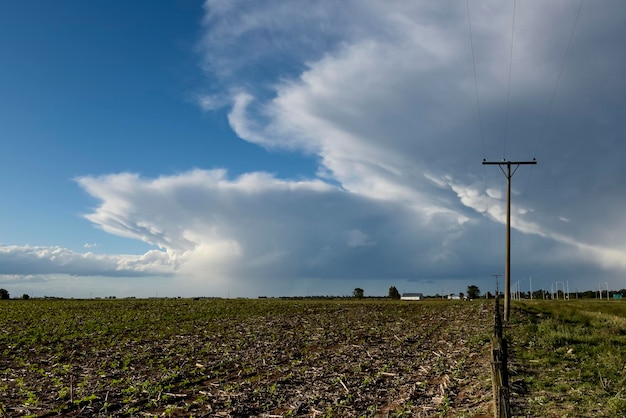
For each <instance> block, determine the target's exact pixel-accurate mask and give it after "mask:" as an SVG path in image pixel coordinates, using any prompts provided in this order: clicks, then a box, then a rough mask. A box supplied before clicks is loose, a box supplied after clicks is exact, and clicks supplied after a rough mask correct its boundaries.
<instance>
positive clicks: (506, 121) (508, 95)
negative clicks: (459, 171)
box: [502, 0, 517, 158]
mask: <svg viewBox="0 0 626 418" xmlns="http://www.w3.org/2000/svg"><path fill="white" fill-rule="evenodd" d="M516 3H517V1H516V0H513V23H512V24H511V52H510V54H509V84H508V87H507V92H506V116H505V119H504V150H503V152H502V157H503V158H506V141H507V136H508V132H509V107H510V103H511V73H512V72H513V44H514V40H515V10H516V9H517V7H516Z"/></svg>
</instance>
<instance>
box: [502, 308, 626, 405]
mask: <svg viewBox="0 0 626 418" xmlns="http://www.w3.org/2000/svg"><path fill="white" fill-rule="evenodd" d="M513 308H514V311H513V314H512V316H511V324H510V325H509V327H508V328H507V330H506V331H507V333H508V337H509V339H510V340H511V341H512V351H513V353H512V358H513V361H512V365H511V373H512V382H513V391H514V396H515V399H516V400H515V402H516V403H517V405H516V406H517V409H518V410H519V411H524V413H525V414H526V415H523V416H533V417H551V416H553V417H564V416H567V417H624V416H626V302H622V301H618V300H610V301H607V300H604V301H601V300H597V299H596V300H572V301H567V302H566V301H532V302H531V301H525V302H517V303H514V304H513ZM520 415H521V413H520Z"/></svg>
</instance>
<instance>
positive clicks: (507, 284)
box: [483, 158, 537, 322]
mask: <svg viewBox="0 0 626 418" xmlns="http://www.w3.org/2000/svg"><path fill="white" fill-rule="evenodd" d="M527 164H537V160H536V159H535V158H533V160H532V161H508V160H505V159H503V160H502V161H487V160H486V159H484V158H483V165H497V166H499V167H500V170H502V173H504V176H505V177H506V186H507V193H506V263H505V266H504V322H509V317H510V314H511V303H510V302H511V177H513V174H515V172H516V171H517V169H518V168H519V166H520V165H527ZM512 165H514V166H515V169H514V170H513V172H511V166H512ZM502 166H506V168H507V169H506V171H505V170H504V168H502Z"/></svg>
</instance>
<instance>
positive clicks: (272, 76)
mask: <svg viewBox="0 0 626 418" xmlns="http://www.w3.org/2000/svg"><path fill="white" fill-rule="evenodd" d="M511 7H512V6H511V4H509V3H504V2H499V1H486V2H481V3H479V4H472V5H471V13H472V15H471V17H472V30H473V36H474V46H475V49H474V58H475V62H476V69H477V80H478V86H477V87H478V91H479V96H480V103H481V112H482V113H481V114H482V119H481V122H482V134H481V129H480V127H479V121H478V117H477V115H478V112H477V110H478V109H477V107H476V97H475V87H476V86H475V84H474V76H473V65H472V50H471V49H470V42H469V33H468V27H467V16H466V8H465V4H463V3H454V4H453V3H441V2H379V1H361V0H359V1H346V2H342V4H341V7H338V6H337V5H336V2H334V1H319V2H309V3H301V2H297V3H296V2H282V3H275V2H273V3H272V2H264V1H258V2H257V1H255V2H238V1H218V0H209V1H207V2H206V5H205V9H206V16H205V19H204V23H203V30H204V36H203V38H202V41H201V42H200V45H199V51H200V53H201V55H202V61H203V64H204V69H205V70H206V71H207V73H208V76H209V77H210V80H211V83H212V84H211V86H209V89H210V90H211V89H212V90H211V91H209V92H208V93H205V94H202V95H199V96H198V98H197V101H198V104H199V105H200V106H201V107H202V108H203V109H204V110H207V111H210V110H213V109H218V108H221V107H222V106H223V105H224V104H225V103H228V104H229V105H232V107H231V109H230V112H229V114H228V121H229V123H230V126H231V128H232V129H233V130H234V131H235V132H236V133H237V135H238V136H239V137H241V138H242V139H244V140H246V141H248V142H250V143H253V144H257V145H259V146H262V147H265V148H268V149H272V150H283V151H287V152H294V153H295V152H297V153H305V154H308V155H312V156H314V157H315V158H317V161H319V170H318V176H319V178H318V179H306V180H300V181H296V180H289V179H280V178H277V177H276V176H274V175H271V174H268V173H260V172H251V173H247V174H244V175H241V176H238V177H234V178H230V177H229V176H228V172H227V171H226V170H191V171H188V172H182V173H179V174H176V175H163V176H161V177H157V178H142V177H141V176H139V175H137V174H132V173H118V174H110V175H106V176H100V177H96V176H85V177H81V178H79V179H78V180H77V181H78V184H79V185H80V186H81V187H82V188H83V189H84V190H86V191H87V192H88V193H89V194H90V195H91V196H93V197H94V198H95V199H97V200H98V206H97V207H96V208H94V209H93V211H92V212H91V213H89V214H87V215H86V218H87V219H88V220H89V221H91V222H93V223H94V224H95V225H97V226H98V227H100V228H101V229H102V230H104V231H106V232H108V233H111V234H115V235H119V236H122V237H128V238H131V239H136V240H141V241H144V242H146V243H149V244H151V245H154V246H156V247H158V248H159V250H153V251H150V252H148V253H146V254H144V255H142V256H124V255H120V256H96V255H94V254H90V253H88V254H75V253H72V252H70V251H68V250H63V249H49V248H48V249H46V248H34V247H33V248H31V247H24V248H17V247H15V248H12V249H11V250H7V251H6V254H5V255H3V257H5V258H6V260H12V263H13V264H9V265H13V266H17V265H18V264H16V263H17V262H18V260H20V257H22V260H29V262H30V260H35V261H37V262H35V263H34V264H32V266H34V267H32V268H31V271H30V272H29V273H28V274H40V273H41V272H53V273H65V274H79V273H78V272H82V273H80V274H102V275H117V274H120V275H121V274H128V275H132V274H135V275H149V274H152V275H174V276H175V277H176V278H177V280H181V278H183V277H185V278H188V279H186V280H188V281H186V283H191V284H190V286H191V285H193V286H198V287H201V286H208V288H211V289H218V288H220V289H226V288H229V289H238V291H243V292H246V291H247V292H259V293H271V292H269V291H268V292H264V291H263V290H264V289H269V288H272V289H273V292H274V293H280V292H281V291H282V289H285V288H286V287H285V286H286V283H289V280H301V281H302V282H305V281H306V280H313V279H315V280H328V279H335V281H344V282H345V283H353V282H350V280H360V279H364V278H368V279H373V278H381V277H384V278H396V279H400V278H402V279H406V280H408V279H414V280H417V279H423V280H430V279H442V278H447V279H449V278H460V277H467V276H468V275H469V276H472V277H481V276H484V277H489V276H490V275H491V274H493V272H494V270H495V269H496V268H497V269H498V270H499V269H500V267H494V266H500V264H501V261H502V259H503V255H502V248H501V245H500V238H496V237H494V235H495V234H494V233H493V232H490V228H492V227H493V226H494V225H495V226H496V227H498V231H500V230H501V231H502V234H499V235H498V236H502V235H503V228H502V226H503V224H504V222H505V219H506V212H505V211H506V206H505V204H506V202H505V199H506V194H505V192H504V191H505V189H504V187H505V186H504V185H505V183H506V181H505V180H504V178H503V175H502V172H500V171H499V170H498V168H496V167H488V168H485V167H484V166H482V165H481V161H482V159H483V158H494V159H497V160H499V159H500V158H502V157H503V154H504V156H505V157H507V158H508V157H509V156H511V158H520V159H527V158H532V157H533V156H535V155H534V153H535V152H539V154H538V155H536V156H537V157H538V159H539V165H538V166H537V167H532V168H531V167H523V168H521V169H520V170H519V172H516V174H515V176H514V178H513V179H512V181H513V187H512V192H513V203H512V211H513V212H512V213H513V214H514V216H513V220H512V225H513V228H514V234H515V245H516V250H515V251H516V253H515V254H516V256H515V257H516V260H518V261H517V264H516V266H517V268H518V271H529V270H531V269H532V270H531V271H534V269H537V268H538V266H541V268H542V269H544V270H546V271H550V272H552V273H554V272H560V273H561V274H564V273H563V272H566V273H567V274H576V275H578V276H579V277H583V275H584V274H590V273H589V272H590V271H593V269H599V270H600V271H606V272H609V273H611V274H616V276H619V275H620V274H623V273H624V272H626V266H625V265H624V262H623V261H622V258H621V257H620V254H623V249H624V248H626V240H625V239H624V237H623V234H622V233H620V232H619V231H620V229H619V228H616V227H615V226H616V225H619V226H624V225H626V217H625V215H624V212H623V210H622V209H621V208H622V207H624V204H626V202H625V201H624V198H623V193H621V191H622V189H623V184H622V183H623V182H620V181H621V180H623V178H626V169H625V168H624V167H626V166H625V165H624V164H622V162H621V158H622V157H621V156H622V155H624V152H626V150H625V149H624V144H623V141H620V133H623V132H626V130H625V128H624V126H625V125H624V122H623V121H624V119H623V117H622V116H623V115H621V113H620V112H619V109H623V105H625V104H624V99H623V94H621V93H620V92H623V91H624V90H625V89H626V80H624V79H623V77H621V75H622V74H623V72H624V70H626V62H625V60H624V54H623V53H622V48H623V47H622V45H621V44H620V43H619V42H617V41H616V40H615V39H621V38H620V37H619V34H622V35H623V34H624V28H623V25H621V22H620V20H619V19H620V18H619V16H623V15H624V13H620V12H624V7H625V6H624V5H623V4H622V3H619V2H609V3H608V5H607V7H606V8H585V9H584V12H585V14H583V15H582V16H581V20H580V23H579V27H578V28H577V32H576V33H575V38H574V40H575V41H574V44H573V45H572V49H571V51H570V55H569V56H568V61H567V62H566V64H567V65H566V67H565V69H566V71H565V72H564V73H563V74H562V76H563V77H562V79H561V80H560V84H559V89H558V91H557V93H558V94H557V95H556V96H555V98H556V99H555V101H554V103H553V109H552V111H551V114H550V115H549V116H550V117H549V118H548V119H545V117H546V111H547V108H548V104H549V102H550V98H551V94H552V91H553V89H554V86H555V84H554V83H555V82H556V79H557V76H558V75H559V72H560V68H561V64H562V58H563V53H564V51H565V47H566V46H567V41H568V39H569V35H570V31H571V27H572V25H573V22H574V19H575V16H576V8H575V7H574V6H573V5H572V4H571V3H570V2H566V1H556V2H551V3H550V5H546V4H545V2H540V1H529V2H524V3H523V4H520V6H519V8H518V10H517V13H518V15H517V17H516V19H517V20H516V28H517V32H516V35H515V44H514V46H515V48H514V57H513V58H514V60H513V69H512V72H511V75H512V84H511V96H510V97H508V96H507V91H508V89H507V88H508V77H509V66H508V64H509V54H510V43H509V42H510V24H511V18H512V10H511ZM616 34H617V35H616ZM620 77H621V78H620ZM215 86H217V87H215ZM620 94H621V95H620ZM509 99H510V100H509ZM509 103H510V104H509ZM616 109H617V110H616ZM544 121H547V122H548V123H547V124H546V125H544ZM507 124H508V125H507ZM544 126H545V131H543V127H544ZM505 131H506V132H507V133H506V136H505ZM481 135H482V137H481ZM542 135H543V136H542ZM622 136H623V135H622ZM590 138H593V139H590ZM589 159H596V160H597V161H602V165H600V166H598V165H596V166H593V167H591V166H589V167H587V166H586V165H582V166H581V165H580V164H579V163H580V161H583V160H589ZM555 214H558V215H555ZM622 229H623V228H622ZM20 254H22V255H21V256H20ZM38 254H43V255H42V256H39V255H38ZM494 260H496V261H494ZM26 264H27V263H26V262H24V263H22V264H21V266H22V267H23V266H25V265H26ZM18 270H19V268H17V267H15V269H14V270H12V271H13V272H15V273H16V274H17V272H18ZM498 270H496V271H498ZM534 272H535V273H536V271H534ZM294 288H298V286H294ZM246 289H247V290H246ZM251 289H253V290H251Z"/></svg>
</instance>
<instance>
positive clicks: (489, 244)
mask: <svg viewBox="0 0 626 418" xmlns="http://www.w3.org/2000/svg"><path fill="white" fill-rule="evenodd" d="M465 5H466V10H467V25H468V29H469V38H470V50H471V52H472V68H473V72H474V92H475V96H476V113H477V116H478V125H479V130H480V145H481V151H482V157H483V161H484V160H485V159H486V157H485V134H484V129H483V121H482V113H481V110H480V94H479V92H478V76H477V72H476V54H475V53H474V36H473V34H472V19H471V14H470V7H469V0H466V1H465ZM483 186H484V188H485V191H484V199H485V200H484V203H485V215H487V217H489V216H491V215H490V210H489V199H490V197H489V195H488V194H487V171H486V169H485V166H484V165H483ZM486 230H487V249H488V252H491V250H492V239H491V222H488V223H487V229H486Z"/></svg>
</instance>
